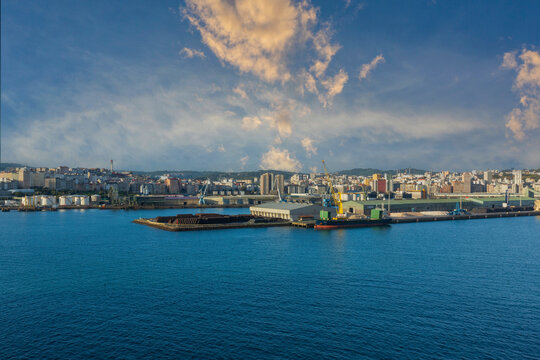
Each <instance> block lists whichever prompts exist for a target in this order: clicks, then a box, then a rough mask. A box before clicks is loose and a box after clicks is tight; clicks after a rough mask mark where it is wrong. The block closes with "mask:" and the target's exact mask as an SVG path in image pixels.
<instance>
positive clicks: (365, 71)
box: [358, 54, 385, 80]
mask: <svg viewBox="0 0 540 360" xmlns="http://www.w3.org/2000/svg"><path fill="white" fill-rule="evenodd" d="M383 62H385V60H384V57H383V56H382V54H379V55H377V56H375V58H373V60H371V62H370V63H369V64H364V65H362V68H361V69H360V75H358V79H360V80H363V79H365V78H367V76H368V74H369V73H370V72H371V70H373V69H374V68H375V67H376V66H377V64H379V63H383Z"/></svg>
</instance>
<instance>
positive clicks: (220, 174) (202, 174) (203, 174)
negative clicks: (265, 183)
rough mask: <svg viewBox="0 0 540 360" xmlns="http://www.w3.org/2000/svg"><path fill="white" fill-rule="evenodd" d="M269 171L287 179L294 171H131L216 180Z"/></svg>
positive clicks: (250, 176) (248, 177) (256, 175)
mask: <svg viewBox="0 0 540 360" xmlns="http://www.w3.org/2000/svg"><path fill="white" fill-rule="evenodd" d="M267 172H271V173H274V174H281V175H283V176H284V177H285V179H289V178H290V177H291V176H292V175H293V174H294V173H292V172H289V171H279V170H257V171H233V172H226V171H194V170H158V171H133V173H134V174H140V175H147V176H154V177H158V176H161V175H164V174H170V175H172V176H176V177H179V178H182V179H210V180H218V179H223V178H234V179H240V180H242V179H253V178H254V177H259V176H261V175H262V174H264V173H267Z"/></svg>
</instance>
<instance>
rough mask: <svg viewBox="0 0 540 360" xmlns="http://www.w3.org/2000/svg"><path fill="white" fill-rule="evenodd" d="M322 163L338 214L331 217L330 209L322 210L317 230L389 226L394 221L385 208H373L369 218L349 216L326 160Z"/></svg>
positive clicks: (316, 223) (316, 224)
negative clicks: (333, 182) (387, 214)
mask: <svg viewBox="0 0 540 360" xmlns="http://www.w3.org/2000/svg"><path fill="white" fill-rule="evenodd" d="M322 164H323V167H324V173H325V174H326V179H327V181H328V185H329V187H330V192H331V194H332V200H333V201H334V206H335V207H336V213H337V216H336V217H334V218H330V215H331V213H330V211H327V210H321V212H320V214H319V217H320V220H316V221H315V226H314V228H315V229H316V230H326V229H341V228H354V227H369V226H388V225H389V224H390V223H391V222H392V219H390V218H389V217H388V216H386V213H385V211H384V209H373V210H371V215H370V217H369V218H353V217H350V216H347V214H345V212H344V211H343V203H342V202H341V192H338V191H336V190H335V189H334V185H333V184H332V178H331V177H330V174H328V169H326V163H325V162H324V160H323V161H322ZM323 206H324V202H323Z"/></svg>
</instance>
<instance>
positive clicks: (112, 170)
mask: <svg viewBox="0 0 540 360" xmlns="http://www.w3.org/2000/svg"><path fill="white" fill-rule="evenodd" d="M112 173H113V161H112V160H111V174H112Z"/></svg>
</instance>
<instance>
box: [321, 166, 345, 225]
mask: <svg viewBox="0 0 540 360" xmlns="http://www.w3.org/2000/svg"><path fill="white" fill-rule="evenodd" d="M322 164H323V168H324V173H325V175H326V178H327V180H328V183H329V184H330V192H331V193H332V199H333V200H334V205H335V206H336V208H337V216H338V217H342V216H343V203H342V202H341V192H339V191H338V192H336V191H335V190H334V185H333V184H332V179H330V174H328V169H327V168H326V163H325V162H324V160H323V161H322Z"/></svg>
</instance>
